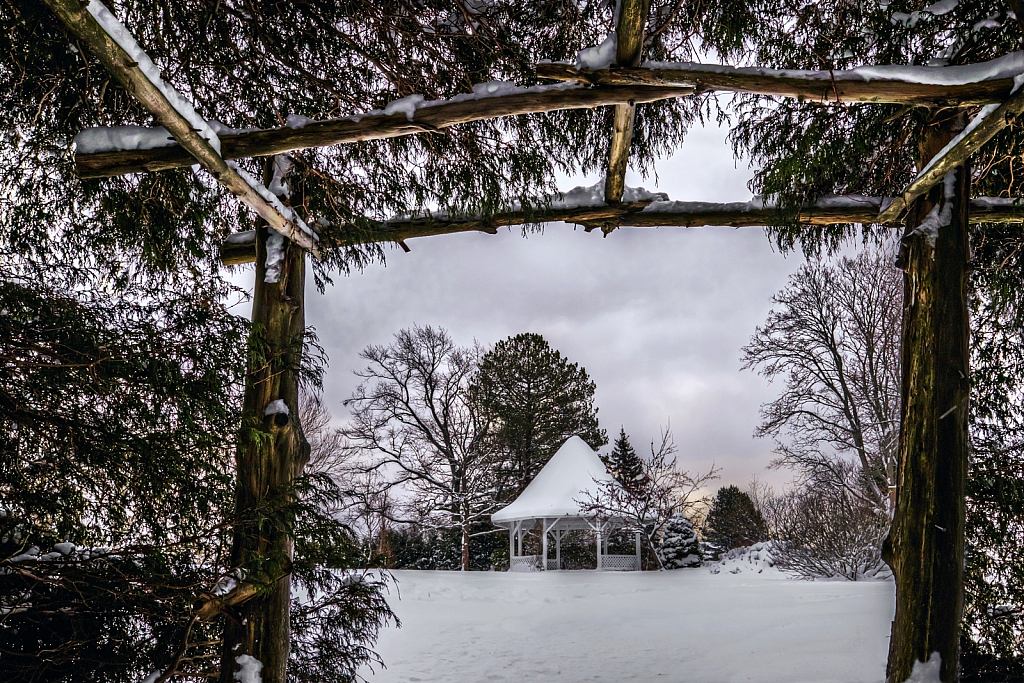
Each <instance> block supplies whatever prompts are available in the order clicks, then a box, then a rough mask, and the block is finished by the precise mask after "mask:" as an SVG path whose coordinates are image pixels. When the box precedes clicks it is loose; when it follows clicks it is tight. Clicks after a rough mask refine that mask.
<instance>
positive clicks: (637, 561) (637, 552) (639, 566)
mask: <svg viewBox="0 0 1024 683" xmlns="http://www.w3.org/2000/svg"><path fill="white" fill-rule="evenodd" d="M635 535H636V570H637V571H640V570H641V569H643V565H642V564H641V563H640V532H639V531H638V532H636V534H635Z"/></svg>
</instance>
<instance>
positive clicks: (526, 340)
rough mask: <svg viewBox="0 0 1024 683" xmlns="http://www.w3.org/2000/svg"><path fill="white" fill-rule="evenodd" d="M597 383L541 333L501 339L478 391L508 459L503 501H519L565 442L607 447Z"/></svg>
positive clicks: (483, 365)
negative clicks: (571, 439) (572, 440)
mask: <svg viewBox="0 0 1024 683" xmlns="http://www.w3.org/2000/svg"><path fill="white" fill-rule="evenodd" d="M595 389H596V385H595V384H594V382H593V381H591V379H590V376H589V375H587V371H586V369H585V368H581V367H579V365H577V364H576V363H570V362H569V361H568V360H567V359H566V358H564V357H563V356H562V354H561V353H559V352H558V351H557V350H555V349H552V348H551V346H550V344H548V342H547V340H545V339H544V337H542V336H541V335H539V334H531V333H524V334H518V335H516V336H514V337H509V338H508V339H505V340H503V341H499V342H498V343H496V344H495V345H494V348H493V349H491V350H490V351H488V352H487V353H485V354H484V355H483V357H482V358H481V359H480V366H479V370H478V371H477V376H476V379H475V391H476V395H477V397H478V400H479V402H480V404H481V406H482V407H483V410H484V413H485V414H486V415H487V417H488V418H489V419H491V420H492V421H493V422H494V423H495V427H494V433H495V438H494V447H495V449H496V450H498V451H499V452H501V453H504V454H505V456H506V458H507V463H506V465H505V467H504V468H503V472H502V474H503V475H504V479H505V483H504V487H503V488H504V497H505V498H514V497H515V496H517V495H518V494H519V493H520V492H522V490H523V489H525V488H526V486H527V484H529V483H530V481H532V480H533V477H534V476H536V474H537V472H539V471H540V469H541V468H542V467H543V466H544V465H545V464H546V463H547V461H548V460H550V459H551V456H552V455H554V454H555V451H557V450H558V449H559V448H561V446H562V444H563V443H565V440H566V439H568V438H569V437H570V436H579V437H580V438H582V439H583V440H584V441H586V442H587V443H588V444H589V445H590V446H591V448H595V449H596V448H600V447H601V446H603V445H605V444H606V443H608V436H607V434H606V433H605V431H604V430H603V429H601V428H600V426H599V425H598V420H597V407H596V406H594V391H595Z"/></svg>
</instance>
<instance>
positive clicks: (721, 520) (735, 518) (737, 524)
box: [705, 486, 768, 552]
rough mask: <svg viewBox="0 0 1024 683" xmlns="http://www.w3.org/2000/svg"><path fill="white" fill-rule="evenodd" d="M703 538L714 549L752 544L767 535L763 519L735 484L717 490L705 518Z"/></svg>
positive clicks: (718, 550)
mask: <svg viewBox="0 0 1024 683" xmlns="http://www.w3.org/2000/svg"><path fill="white" fill-rule="evenodd" d="M705 527H706V531H705V538H706V539H707V542H708V543H709V544H710V545H711V546H713V547H714V548H715V550H716V551H717V552H725V551H726V550H732V549H733V548H742V547H745V546H748V545H753V544H755V543H757V542H759V541H764V540H766V539H767V538H768V533H767V529H766V527H765V523H764V518H763V517H762V516H761V513H760V512H758V511H757V508H756V507H754V502H753V501H752V500H750V496H748V495H747V494H746V493H745V492H743V491H741V490H740V489H739V488H738V487H736V486H723V487H722V488H720V489H718V493H716V494H715V497H714V499H713V500H712V501H711V508H710V509H709V510H708V517H707V519H706V520H705Z"/></svg>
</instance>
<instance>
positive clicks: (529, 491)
mask: <svg viewBox="0 0 1024 683" xmlns="http://www.w3.org/2000/svg"><path fill="white" fill-rule="evenodd" d="M614 481H615V480H614V479H613V478H612V476H611V475H610V474H608V471H607V470H606V469H605V466H604V463H603V462H601V458H599V457H598V455H597V453H596V452H594V450H593V449H592V448H591V447H590V446H588V445H587V443H586V442H585V441H584V440H583V439H581V438H580V437H578V436H574V437H571V438H570V439H569V440H568V441H566V442H565V443H564V444H563V445H562V447H561V448H559V449H558V452H556V453H555V454H554V455H553V456H552V457H551V460H549V461H548V463H547V464H546V465H544V467H543V468H542V469H541V471H540V472H538V473H537V476H536V477H534V479H533V481H531V482H530V484H529V485H528V486H527V487H526V489H525V490H524V491H523V492H522V493H521V494H520V495H519V497H518V498H516V499H515V500H514V501H513V502H512V503H510V504H509V505H508V506H506V507H504V508H502V509H501V510H499V511H498V512H495V513H494V514H493V515H491V521H492V522H493V523H494V525H495V526H501V527H505V528H507V529H508V531H509V537H508V549H509V558H510V562H509V571H546V570H551V569H554V570H560V569H561V568H562V535H563V534H564V533H565V532H566V531H570V530H572V529H592V530H593V531H594V533H595V534H596V537H597V541H596V544H595V545H596V548H597V569H598V570H599V571H600V570H615V571H639V570H640V533H639V532H637V534H636V553H635V554H634V555H609V554H608V537H609V535H610V533H611V531H613V530H614V529H615V528H621V527H622V526H624V524H625V520H623V519H620V518H615V517H612V518H603V516H602V515H598V514H596V513H594V512H587V511H585V510H584V509H583V505H582V503H584V502H585V501H586V500H587V499H588V498H589V496H590V494H596V493H597V491H598V487H599V483H603V482H614ZM538 522H539V523H540V526H541V555H523V533H524V531H528V530H529V529H531V528H532V527H533V526H534V525H535V524H537V523H538ZM551 533H554V535H555V557H554V558H553V559H552V558H549V557H548V535H549V534H551ZM517 541H518V542H517Z"/></svg>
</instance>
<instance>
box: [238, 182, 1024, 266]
mask: <svg viewBox="0 0 1024 683" xmlns="http://www.w3.org/2000/svg"><path fill="white" fill-rule="evenodd" d="M649 203H650V202H635V203H629V204H618V205H611V206H609V205H600V206H585V207H578V208H572V209H547V210H538V211H534V212H532V213H525V212H523V211H508V212H503V213H498V214H495V215H494V216H492V217H491V218H489V219H483V218H479V217H466V218H456V219H440V218H438V219H428V218H417V219H413V220H400V221H399V220H396V221H387V222H381V223H379V224H377V226H376V228H377V229H376V233H375V234H374V236H373V237H371V238H369V239H366V240H363V242H394V243H398V242H402V241H404V240H407V239H412V238H414V237H429V236H434V235H451V234H456V233H460V232H486V233H490V234H495V233H497V231H498V228H501V227H508V226H514V225H523V224H527V223H531V222H536V223H555V222H565V223H575V224H577V225H582V226H584V228H586V229H587V231H588V232H589V231H590V230H593V229H594V228H605V227H608V226H616V227H623V226H632V227H649V228H653V227H666V228H670V227H677V228H697V227H703V226H730V227H735V228H742V227H761V226H765V225H771V224H772V222H773V220H775V218H776V216H775V211H774V209H770V208H768V209H765V208H752V205H751V204H748V203H745V202H735V203H726V204H719V203H711V202H671V203H670V204H666V205H664V210H660V211H644V209H645V208H646V207H647V206H648V204H649ZM880 206H881V201H879V200H878V199H877V198H856V199H853V198H851V200H850V201H849V202H848V203H847V204H846V205H845V206H831V207H829V206H819V207H813V208H809V209H807V210H806V211H804V212H803V213H801V215H800V222H801V223H803V224H804V225H834V224H838V223H864V224H871V223H875V222H876V220H877V218H878V212H879V208H880ZM970 221H971V222H972V223H1024V204H1021V205H1019V206H1015V205H1014V204H1013V202H1012V201H1011V200H1008V199H993V198H989V197H979V198H976V199H974V200H972V201H971V214H970ZM254 239H255V233H254V232H252V231H249V232H243V233H237V234H235V235H232V236H231V238H229V240H228V241H226V242H225V243H224V244H223V246H222V247H221V261H222V262H223V263H224V265H227V266H234V265H241V264H245V263H252V262H253V261H255V258H256V247H255V241H254Z"/></svg>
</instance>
